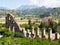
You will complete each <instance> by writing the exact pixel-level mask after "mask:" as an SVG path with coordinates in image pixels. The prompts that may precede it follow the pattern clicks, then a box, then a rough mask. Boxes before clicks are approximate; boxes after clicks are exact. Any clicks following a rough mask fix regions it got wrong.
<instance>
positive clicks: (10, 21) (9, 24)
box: [5, 14, 60, 40]
mask: <svg viewBox="0 0 60 45" xmlns="http://www.w3.org/2000/svg"><path fill="white" fill-rule="evenodd" d="M5 19H6V28H8V29H9V30H12V31H13V32H14V31H20V32H22V34H24V36H25V37H32V38H35V37H39V38H47V39H49V40H54V39H60V34H59V33H57V32H56V33H52V29H51V28H49V32H48V34H46V30H45V29H43V30H42V32H41V33H40V28H38V27H37V28H36V30H34V27H32V29H31V30H29V29H27V30H25V28H20V26H19V25H18V24H17V23H16V21H15V20H14V16H13V15H12V14H7V16H6V17H5Z"/></svg>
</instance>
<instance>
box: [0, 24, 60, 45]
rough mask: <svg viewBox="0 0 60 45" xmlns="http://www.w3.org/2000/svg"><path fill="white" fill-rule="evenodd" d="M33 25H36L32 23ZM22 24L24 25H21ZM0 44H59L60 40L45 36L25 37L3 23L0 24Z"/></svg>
mask: <svg viewBox="0 0 60 45" xmlns="http://www.w3.org/2000/svg"><path fill="white" fill-rule="evenodd" d="M33 25H34V26H38V25H36V24H33ZM23 26H24V25H23ZM0 34H1V35H3V37H2V38H0V45H60V40H53V41H50V40H48V39H45V38H38V37H36V38H34V39H33V38H27V37H24V35H23V34H22V33H20V32H12V31H9V30H8V29H6V28H5V24H0Z"/></svg>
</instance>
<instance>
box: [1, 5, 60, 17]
mask: <svg viewBox="0 0 60 45" xmlns="http://www.w3.org/2000/svg"><path fill="white" fill-rule="evenodd" d="M8 12H10V13H12V14H14V15H15V16H21V15H49V14H50V13H51V14H52V15H60V8H46V7H44V6H42V7H37V8H36V7H35V8H27V9H26V7H25V8H24V9H23V10H20V9H19V10H16V9H14V10H8V9H6V8H2V9H1V8H0V16H3V15H6V13H8Z"/></svg>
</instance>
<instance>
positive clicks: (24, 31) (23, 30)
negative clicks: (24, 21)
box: [22, 28, 26, 37]
mask: <svg viewBox="0 0 60 45" xmlns="http://www.w3.org/2000/svg"><path fill="white" fill-rule="evenodd" d="M22 32H23V34H24V36H25V37H26V30H25V28H23V29H22Z"/></svg>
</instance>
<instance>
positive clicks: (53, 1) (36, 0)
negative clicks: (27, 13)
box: [30, 0, 60, 7]
mask: <svg viewBox="0 0 60 45" xmlns="http://www.w3.org/2000/svg"><path fill="white" fill-rule="evenodd" d="M30 4H31V5H37V6H46V7H60V0H30Z"/></svg>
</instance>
